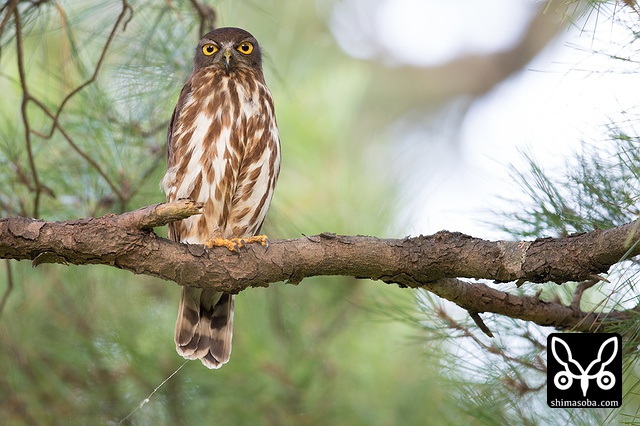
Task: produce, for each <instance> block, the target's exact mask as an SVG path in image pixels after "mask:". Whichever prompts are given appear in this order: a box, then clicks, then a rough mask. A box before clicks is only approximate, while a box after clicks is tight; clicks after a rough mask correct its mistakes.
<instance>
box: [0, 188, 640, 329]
mask: <svg viewBox="0 0 640 426" xmlns="http://www.w3.org/2000/svg"><path fill="white" fill-rule="evenodd" d="M200 208H201V205H199V204H197V203H194V202H192V201H190V200H181V201H178V202H175V203H170V204H157V205H154V206H148V207H144V208H142V209H139V210H136V211H133V212H129V213H125V214H122V215H108V216H105V217H101V218H86V219H79V220H70V221H64V222H46V221H42V220H35V219H28V218H23V217H13V218H6V219H0V258H4V259H15V260H31V261H32V262H33V265H34V266H37V265H39V264H41V263H62V264H75V265H87V264H104V265H111V266H114V267H117V268H120V269H126V270H128V271H131V272H133V273H135V274H146V275H151V276H155V277H159V278H163V279H166V280H170V281H174V282H176V283H178V284H179V285H188V286H196V287H209V288H215V289H218V290H222V291H227V292H234V293H236V292H239V291H242V290H244V289H245V288H247V287H252V286H253V287H256V286H268V285H269V284H270V283H275V282H279V281H285V282H288V283H293V284H297V283H299V282H300V281H301V280H302V279H304V278H306V277H311V276H316V275H344V276H353V277H357V278H369V279H372V280H380V281H383V282H385V283H390V284H391V283H394V284H398V285H400V286H403V287H413V288H424V289H426V290H428V291H431V292H433V293H435V294H437V295H439V296H441V297H443V298H445V299H447V300H450V301H452V302H454V303H456V304H458V305H459V306H461V307H463V308H465V309H467V310H468V311H469V312H472V313H473V314H474V315H475V314H477V313H483V312H495V313H499V314H503V315H508V316H510V317H513V318H521V319H525V320H529V321H534V322H536V323H538V324H541V325H554V326H557V327H561V328H575V329H579V330H587V329H590V328H592V327H594V326H596V325H598V324H599V323H600V322H602V320H603V319H604V318H605V317H606V318H607V319H608V320H613V321H620V320H624V319H625V318H627V317H628V315H631V314H632V312H630V311H627V312H612V313H609V314H607V315H600V316H599V315H598V314H596V313H585V312H582V311H580V309H579V304H572V305H571V306H564V305H561V304H559V303H552V302H545V301H542V300H540V299H539V298H538V297H534V296H518V295H514V294H511V293H508V292H504V291H499V290H497V289H495V288H493V287H490V286H489V285H486V284H483V283H471V282H467V281H464V280H461V279H460V278H476V279H487V280H494V281H498V282H513V281H515V282H517V283H520V282H524V281H529V282H536V283H540V282H549V281H551V282H555V283H558V284H561V283H564V282H567V281H584V280H592V279H593V278H594V277H595V276H596V274H599V273H605V272H607V271H608V269H609V267H610V266H612V265H614V264H616V263H618V262H620V261H621V260H623V259H625V258H629V257H632V256H635V255H637V254H640V245H639V244H637V242H638V240H640V230H638V222H632V223H628V224H625V225H622V226H619V227H616V228H612V229H608V230H595V231H593V232H589V233H584V234H576V235H571V236H568V237H565V238H555V239H554V238H544V239H538V240H535V241H519V242H518V241H516V242H510V241H487V240H483V239H480V238H474V237H471V236H468V235H464V234H461V233H457V232H448V231H441V232H438V233H436V234H434V235H430V236H418V237H407V238H401V239H380V238H375V237H366V236H341V235H335V234H330V233H323V234H320V235H315V236H310V237H303V238H297V239H289V240H275V241H271V243H270V245H269V247H268V248H265V247H262V246H259V245H249V246H247V247H243V248H241V249H240V250H239V252H231V251H229V250H228V249H226V248H213V249H211V250H205V248H204V246H201V245H184V244H179V243H176V242H173V241H169V240H167V239H164V238H161V237H158V236H157V235H156V234H155V233H154V232H153V228H154V227H157V226H162V225H165V224H167V223H169V222H171V221H175V220H179V219H182V218H185V217H188V216H191V215H194V214H199V212H200Z"/></svg>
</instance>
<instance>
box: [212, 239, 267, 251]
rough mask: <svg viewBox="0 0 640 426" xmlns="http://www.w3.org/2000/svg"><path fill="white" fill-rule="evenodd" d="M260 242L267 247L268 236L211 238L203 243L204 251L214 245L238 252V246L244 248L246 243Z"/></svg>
mask: <svg viewBox="0 0 640 426" xmlns="http://www.w3.org/2000/svg"><path fill="white" fill-rule="evenodd" d="M253 243H260V245H261V246H263V247H266V248H267V249H268V248H269V238H267V236H266V235H255V236H253V237H248V238H229V239H226V238H213V239H211V240H209V241H207V242H206V243H204V249H205V251H207V252H209V250H211V249H212V248H214V247H226V248H227V249H228V250H229V251H234V252H236V253H239V252H240V248H246V247H247V244H253Z"/></svg>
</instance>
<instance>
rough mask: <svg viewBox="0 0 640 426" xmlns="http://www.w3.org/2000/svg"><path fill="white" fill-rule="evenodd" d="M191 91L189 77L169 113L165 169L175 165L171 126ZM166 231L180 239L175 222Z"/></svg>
mask: <svg viewBox="0 0 640 426" xmlns="http://www.w3.org/2000/svg"><path fill="white" fill-rule="evenodd" d="M190 93H191V79H189V80H188V81H187V83H186V84H185V85H184V87H183V88H182V90H181V91H180V96H179V97H178V103H177V104H176V107H175V108H174V109H173V114H171V121H169V129H167V170H171V168H172V167H173V166H175V165H176V162H177V161H176V157H175V151H176V150H175V149H174V146H173V144H174V138H173V127H174V126H175V124H176V121H177V119H178V117H179V116H180V112H181V111H182V107H183V106H184V104H185V102H186V100H187V96H189V94H190ZM170 198H171V197H169V195H167V201H168V202H170V201H175V200H173V199H170ZM167 228H168V233H167V236H168V237H169V239H170V240H173V241H180V232H179V230H178V227H176V226H175V222H172V223H170V224H168V225H167Z"/></svg>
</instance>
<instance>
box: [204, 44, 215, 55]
mask: <svg viewBox="0 0 640 426" xmlns="http://www.w3.org/2000/svg"><path fill="white" fill-rule="evenodd" d="M217 51H218V48H217V47H216V46H215V45H214V44H205V45H204V46H202V53H204V54H205V56H211V55H213V54H214V53H216V52H217Z"/></svg>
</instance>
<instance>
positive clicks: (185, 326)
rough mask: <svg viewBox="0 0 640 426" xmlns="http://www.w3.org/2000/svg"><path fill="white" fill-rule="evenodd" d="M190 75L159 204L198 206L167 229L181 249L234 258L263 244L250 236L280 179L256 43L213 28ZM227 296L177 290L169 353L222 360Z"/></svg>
mask: <svg viewBox="0 0 640 426" xmlns="http://www.w3.org/2000/svg"><path fill="white" fill-rule="evenodd" d="M193 64H194V67H193V73H192V74H191V76H190V77H189V79H188V80H187V82H186V84H185V85H184V87H183V89H182V91H181V92H180V96H179V98H178V103H177V105H176V107H175V110H174V112H173V115H172V117H171V121H170V124H169V129H168V132H167V172H166V174H165V175H164V178H163V179H162V183H161V186H162V188H163V190H164V192H165V193H166V196H167V201H168V202H171V201H175V200H178V199H181V198H190V199H192V200H194V201H199V202H202V203H204V207H203V210H202V214H201V215H196V216H192V217H189V218H187V219H184V220H181V221H179V222H175V223H172V224H170V225H169V230H168V236H169V238H170V239H172V240H174V241H179V242H181V243H186V244H205V245H206V246H208V247H209V248H211V247H213V246H223V247H227V248H228V249H229V250H232V251H238V250H240V249H241V248H242V247H243V246H244V245H245V244H250V243H260V244H262V245H266V243H267V238H266V237H265V236H264V235H258V234H259V232H260V228H261V227H262V223H263V222H264V218H265V216H266V214H267V210H268V209H269V205H270V203H271V197H272V195H273V191H274V188H275V185H276V181H277V180H278V175H279V173H280V138H279V135H278V127H277V124H276V116H275V110H274V105H273V99H272V97H271V93H270V92H269V89H268V88H267V85H266V84H265V81H264V76H263V72H262V55H261V52H260V46H259V44H258V41H257V40H256V39H255V38H254V37H253V36H252V35H251V34H249V33H248V32H247V31H245V30H242V29H240V28H218V29H216V30H213V31H211V32H209V33H208V34H206V35H205V36H204V37H203V38H202V40H200V42H199V43H198V46H197V47H196V52H195V58H194V60H193ZM234 299H235V295H233V294H229V293H223V292H218V291H215V290H210V289H203V288H194V287H183V288H182V295H181V298H180V306H179V309H178V319H177V321H176V328H175V343H176V349H177V351H178V353H179V354H180V355H182V356H183V357H185V358H187V359H200V361H202V363H203V364H204V365H205V366H207V367H209V368H219V367H220V366H221V365H222V364H224V363H226V362H227V361H228V360H229V356H230V354H231V339H232V335H233V312H234Z"/></svg>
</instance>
